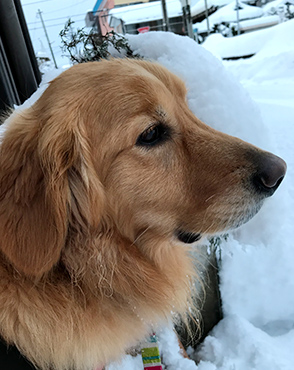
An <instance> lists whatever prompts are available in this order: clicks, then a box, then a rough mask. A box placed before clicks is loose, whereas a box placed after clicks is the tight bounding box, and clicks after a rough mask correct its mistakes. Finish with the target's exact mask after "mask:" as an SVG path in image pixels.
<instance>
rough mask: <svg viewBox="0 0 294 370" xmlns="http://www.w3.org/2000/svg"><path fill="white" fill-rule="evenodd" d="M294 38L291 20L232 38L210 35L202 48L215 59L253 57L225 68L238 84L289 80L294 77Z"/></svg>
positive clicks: (293, 24) (293, 25) (228, 64)
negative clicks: (247, 81)
mask: <svg viewBox="0 0 294 370" xmlns="http://www.w3.org/2000/svg"><path fill="white" fill-rule="evenodd" d="M293 34H294V19H293V20H290V21H288V22H285V23H281V24H279V25H277V26H274V27H271V28H268V29H265V30H260V31H256V32H252V33H248V34H243V35H240V36H236V37H231V38H229V37H228V38H226V37H223V36H221V35H219V34H215V35H211V36H210V37H208V39H207V40H206V42H205V43H204V44H203V47H204V48H205V49H207V50H209V51H210V52H212V53H213V54H214V55H215V56H217V57H218V58H228V57H232V56H242V55H250V54H256V55H255V56H254V57H252V58H250V59H246V60H243V61H242V62H241V63H234V62H227V63H226V64H225V65H226V66H227V68H228V69H230V71H231V72H232V73H233V74H234V75H235V76H237V77H238V79H240V80H241V81H242V80H251V81H255V82H262V81H266V80H268V79H270V80H271V79H277V78H284V79H289V78H293V77H294V63H293V59H294V47H293ZM285 71H286V72H287V73H285Z"/></svg>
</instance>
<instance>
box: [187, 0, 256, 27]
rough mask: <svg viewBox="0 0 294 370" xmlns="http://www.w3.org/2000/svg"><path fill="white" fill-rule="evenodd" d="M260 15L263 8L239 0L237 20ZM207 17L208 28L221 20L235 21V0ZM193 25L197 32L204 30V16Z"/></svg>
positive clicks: (205, 25) (205, 23)
mask: <svg viewBox="0 0 294 370" xmlns="http://www.w3.org/2000/svg"><path fill="white" fill-rule="evenodd" d="M262 15H263V10H262V9H261V8H259V7H257V6H251V5H248V4H244V3H243V2H241V1H239V20H245V19H252V18H258V17H261V16H262ZM208 19H209V27H210V29H212V28H213V26H214V25H215V24H221V23H222V22H237V11H236V1H233V2H231V3H230V4H228V5H226V6H224V7H222V8H220V9H219V10H217V11H216V12H215V13H213V14H212V15H210V16H209V17H208ZM194 27H195V28H197V30H198V32H201V31H203V32H204V31H206V30H207V21H206V18H205V19H204V20H203V21H202V22H200V23H195V25H194Z"/></svg>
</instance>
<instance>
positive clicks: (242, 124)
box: [128, 32, 269, 147]
mask: <svg viewBox="0 0 294 370" xmlns="http://www.w3.org/2000/svg"><path fill="white" fill-rule="evenodd" d="M128 40H129V43H130V45H131V48H132V49H133V50H134V52H135V53H138V54H139V55H141V56H143V57H146V58H149V59H151V60H155V61H158V62H159V63H161V64H162V65H164V66H165V67H167V68H168V69H169V70H170V71H171V72H173V73H175V74H177V75H178V76H180V77H181V78H182V79H183V80H184V81H185V82H186V85H187V87H188V102H189V106H190V108H191V110H192V111H193V112H194V114H195V115H197V117H199V118H200V119H201V120H202V121H204V122H205V123H207V124H208V125H211V126H212V127H214V128H216V129H218V130H222V131H224V132H226V133H228V134H230V135H233V136H238V137H240V138H242V139H243V140H246V141H249V142H251V143H254V144H256V145H259V146H262V147H268V146H269V144H268V139H267V138H266V135H265V130H264V126H263V124H262V119H261V116H260V114H259V111H258V109H257V106H256V105H255V104H254V103H253V102H252V100H251V98H250V97H249V95H248V94H247V93H246V91H245V90H244V88H243V87H242V86H241V84H240V83H239V82H238V81H236V80H235V79H234V78H233V77H232V76H231V74H229V73H228V72H227V71H226V70H225V69H224V67H223V65H222V63H221V62H220V61H218V60H217V59H216V58H214V57H213V56H212V55H211V54H210V53H209V52H207V51H206V50H204V49H203V48H202V47H201V46H199V45H198V44H196V43H195V42H194V41H193V40H191V39H190V38H188V37H183V36H178V35H175V34H172V33H164V32H149V33H146V34H142V35H136V36H132V35H128Z"/></svg>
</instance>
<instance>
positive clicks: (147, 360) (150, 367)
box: [141, 333, 162, 370]
mask: <svg viewBox="0 0 294 370" xmlns="http://www.w3.org/2000/svg"><path fill="white" fill-rule="evenodd" d="M141 353H142V360H143V365H144V370H162V366H161V358H160V353H159V348H158V343H157V337H156V334H155V333H153V334H152V335H150V337H149V338H148V339H147V340H146V343H143V344H142V349H141Z"/></svg>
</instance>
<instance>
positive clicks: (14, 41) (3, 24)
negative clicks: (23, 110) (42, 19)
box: [0, 0, 40, 106]
mask: <svg viewBox="0 0 294 370" xmlns="http://www.w3.org/2000/svg"><path fill="white" fill-rule="evenodd" d="M17 9H18V11H17ZM0 14H1V21H0V39H1V41H2V52H1V56H2V53H3V55H4V57H3V58H1V61H0V63H1V74H2V75H3V76H2V80H3V86H4V89H5V86H6V92H4V94H3V95H4V96H3V97H4V98H5V95H6V100H5V99H4V101H2V102H1V106H3V105H5V104H6V105H8V106H11V100H12V99H13V100H14V103H15V104H19V103H23V102H24V101H25V100H26V99H28V98H29V97H30V96H31V95H32V93H33V92H34V91H35V90H36V89H37V87H38V84H39V82H40V72H38V71H37V70H36V67H37V65H35V67H33V64H34V62H33V63H32V59H33V58H34V57H33V55H31V56H30V52H31V54H33V49H32V46H31V43H30V39H29V34H28V31H27V27H26V25H25V20H24V16H23V13H22V9H21V5H20V3H19V1H18V0H15V1H14V0H0ZM21 24H22V25H21ZM30 48H31V51H29V49H30ZM2 59H6V62H5V60H4V61H2ZM2 63H3V64H2ZM34 69H35V70H34ZM11 76H12V79H13V81H12V82H11ZM9 81H10V82H11V83H10V86H8V85H9ZM13 85H14V86H15V88H16V89H15V88H14V86H13ZM13 90H14V91H15V90H16V91H17V93H15V92H14V93H12V91H13ZM15 95H17V96H15ZM1 99H2V93H1Z"/></svg>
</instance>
